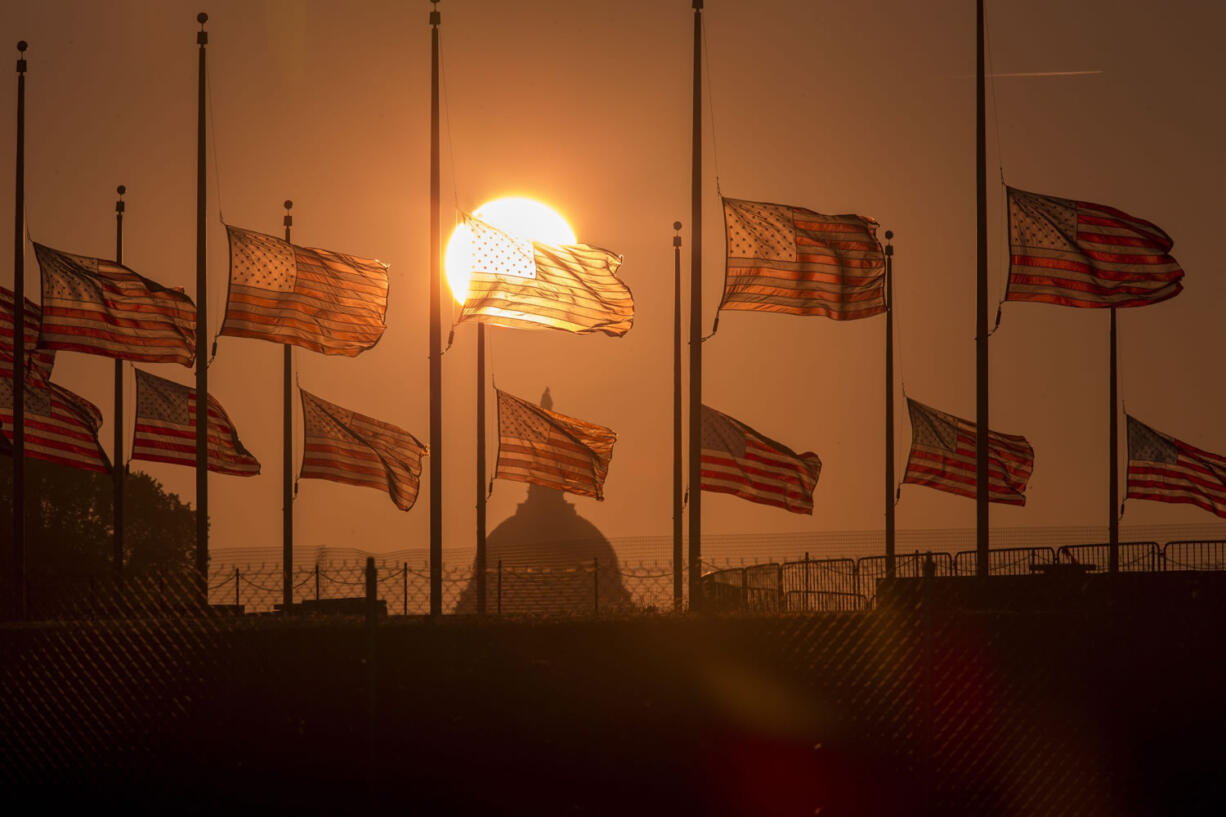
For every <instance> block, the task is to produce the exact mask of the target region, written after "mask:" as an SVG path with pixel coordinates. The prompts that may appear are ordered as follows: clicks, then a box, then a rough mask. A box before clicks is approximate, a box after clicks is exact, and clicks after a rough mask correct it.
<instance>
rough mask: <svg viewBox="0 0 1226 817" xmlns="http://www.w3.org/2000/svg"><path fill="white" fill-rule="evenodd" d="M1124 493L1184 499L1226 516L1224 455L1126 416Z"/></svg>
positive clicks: (1159, 499)
mask: <svg viewBox="0 0 1226 817" xmlns="http://www.w3.org/2000/svg"><path fill="white" fill-rule="evenodd" d="M1127 497H1128V499H1152V500H1154V501H1156V502H1184V503H1188V504H1191V505H1195V506H1196V507H1198V508H1204V509H1205V510H1206V511H1209V512H1211V513H1215V514H1217V515H1218V516H1226V457H1223V456H1221V455H1219V454H1211V453H1210V452H1208V451H1202V450H1201V449H1199V448H1197V447H1196V446H1194V445H1188V444H1187V443H1185V442H1183V441H1181V440H1177V439H1175V438H1174V437H1171V436H1169V435H1167V434H1163V433H1162V432H1160V431H1155V430H1154V429H1152V428H1150V427H1149V426H1147V425H1145V424H1144V423H1142V422H1141V421H1140V420H1138V419H1137V418H1135V417H1132V416H1129V417H1128V494H1127Z"/></svg>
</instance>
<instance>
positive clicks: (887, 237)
mask: <svg viewBox="0 0 1226 817" xmlns="http://www.w3.org/2000/svg"><path fill="white" fill-rule="evenodd" d="M893 237H894V231H893V230H886V231H885V240H886V241H889V240H890V239H892V238H893Z"/></svg>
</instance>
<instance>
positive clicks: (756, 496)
mask: <svg viewBox="0 0 1226 817" xmlns="http://www.w3.org/2000/svg"><path fill="white" fill-rule="evenodd" d="M821 473H822V461H821V459H819V458H818V456H817V455H816V454H814V453H813V452H811V451H806V452H805V453H803V454H797V453H796V452H795V451H793V450H792V449H790V448H788V447H787V446H786V445H783V444H782V443H778V442H775V441H774V440H772V439H770V438H769V437H766V436H764V435H763V434H761V433H759V432H758V431H755V430H754V429H752V428H750V427H749V426H747V425H745V424H744V423H742V422H741V421H740V420H736V419H733V418H732V417H729V416H728V415H727V414H723V413H722V412H719V411H716V410H715V409H713V408H711V407H710V406H703V407H702V490H704V491H714V492H716V493H721V494H733V495H734V496H739V497H741V498H742V499H748V500H749V501H750V502H758V503H761V504H763V505H773V506H775V507H776V508H784V509H785V510H789V511H791V512H792V513H807V514H811V513H813V489H814V488H815V487H816V486H817V479H818V477H819V476H821Z"/></svg>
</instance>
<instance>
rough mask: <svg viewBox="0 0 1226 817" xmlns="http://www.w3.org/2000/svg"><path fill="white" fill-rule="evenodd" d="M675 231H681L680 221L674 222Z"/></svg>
mask: <svg viewBox="0 0 1226 817" xmlns="http://www.w3.org/2000/svg"><path fill="white" fill-rule="evenodd" d="M673 229H674V230H680V229H681V222H680V221H674V222H673Z"/></svg>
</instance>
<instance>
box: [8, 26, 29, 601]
mask: <svg viewBox="0 0 1226 817" xmlns="http://www.w3.org/2000/svg"><path fill="white" fill-rule="evenodd" d="M25 52H26V41H25V40H22V41H21V42H19V43H17V54H18V56H17V172H16V176H15V180H16V183H15V185H14V189H15V190H16V198H15V204H14V208H13V221H14V226H13V553H12V570H11V571H10V576H9V581H10V583H11V586H10V588H9V589H10V591H11V594H12V595H11V598H12V600H13V602H12V603H13V613H14V615H15V616H16V618H17V619H19V620H21V619H24V618H25V617H26V457H25V453H26V427H25V426H26V396H25V391H26V390H25V371H26V354H25V351H26V282H25V278H26V267H25V256H26V204H25V193H26V58H25Z"/></svg>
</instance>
